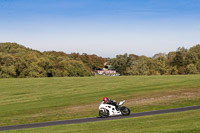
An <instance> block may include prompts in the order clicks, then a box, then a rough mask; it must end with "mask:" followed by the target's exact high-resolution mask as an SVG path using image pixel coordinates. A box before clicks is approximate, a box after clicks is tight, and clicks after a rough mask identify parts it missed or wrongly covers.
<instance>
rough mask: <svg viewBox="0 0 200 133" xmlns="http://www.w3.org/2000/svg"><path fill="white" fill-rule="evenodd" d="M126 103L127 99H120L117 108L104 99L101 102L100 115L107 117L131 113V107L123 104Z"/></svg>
mask: <svg viewBox="0 0 200 133" xmlns="http://www.w3.org/2000/svg"><path fill="white" fill-rule="evenodd" d="M124 103H125V100H123V101H120V102H119V103H118V104H117V106H118V108H116V106H114V105H111V104H105V103H104V101H102V102H101V103H100V104H99V117H102V118H105V117H109V116H117V115H124V116H126V115H130V109H129V108H127V107H125V106H122V105H123V104H124Z"/></svg>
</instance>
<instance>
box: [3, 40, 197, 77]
mask: <svg viewBox="0 0 200 133" xmlns="http://www.w3.org/2000/svg"><path fill="white" fill-rule="evenodd" d="M105 62H107V65H108V66H110V67H111V69H115V70H116V71H117V72H118V73H120V75H177V74H199V73H200V45H196V46H194V47H191V48H190V49H186V48H184V47H180V48H178V49H177V50H176V51H174V52H169V53H168V54H163V53H158V54H155V55H154V56H153V57H146V56H138V55H134V54H123V55H117V56H116V58H111V59H110V58H106V59H104V58H102V57H98V56H97V55H87V54H86V53H85V54H79V53H71V54H66V53H64V52H56V51H48V52H40V51H37V50H32V49H30V48H26V47H24V46H22V45H19V44H16V43H0V78H10V77H14V78H18V77H19V78H25V77H65V76H68V77H83V76H93V75H94V72H93V70H98V69H102V68H103V67H104V63H105Z"/></svg>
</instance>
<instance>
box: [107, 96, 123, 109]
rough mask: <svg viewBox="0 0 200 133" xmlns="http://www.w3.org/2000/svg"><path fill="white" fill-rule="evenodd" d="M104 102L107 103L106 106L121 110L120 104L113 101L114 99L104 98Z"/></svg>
mask: <svg viewBox="0 0 200 133" xmlns="http://www.w3.org/2000/svg"><path fill="white" fill-rule="evenodd" d="M103 101H104V103H106V104H111V105H114V106H115V108H116V109H117V110H118V109H119V107H118V104H117V102H116V101H115V100H112V99H109V98H107V97H104V98H103Z"/></svg>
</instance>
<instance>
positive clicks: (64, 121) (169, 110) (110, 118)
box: [0, 105, 200, 131]
mask: <svg viewBox="0 0 200 133" xmlns="http://www.w3.org/2000/svg"><path fill="white" fill-rule="evenodd" d="M196 109H200V105H197V106H189V107H182V108H174V109H165V110H157V111H148V112H141V113H132V114H130V115H129V116H117V117H108V118H98V117H92V118H82V119H72V120H62V121H51V122H42V123H33V124H24V125H12V126H0V131H6V130H16V129H24V128H36V127H46V126H55V125H62V124H75V123H84V122H95V121H105V120H115V119H124V118H131V117H139V116H146V115H155V114H164V113H174V112H182V111H189V110H196Z"/></svg>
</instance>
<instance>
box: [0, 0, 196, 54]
mask: <svg viewBox="0 0 200 133" xmlns="http://www.w3.org/2000/svg"><path fill="white" fill-rule="evenodd" d="M0 31H1V32H0V42H17V43H19V44H22V45H24V46H26V47H30V48H33V49H36V50H40V51H48V50H56V51H64V52H66V53H71V52H79V53H88V54H97V55H99V56H102V57H115V55H117V54H124V53H129V54H131V53H133V54H138V55H146V56H153V55H154V54H156V53H159V52H163V53H168V52H169V51H175V50H176V49H177V48H178V47H181V46H184V47H186V48H189V47H192V46H194V45H196V44H199V43H200V0H0Z"/></svg>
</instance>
